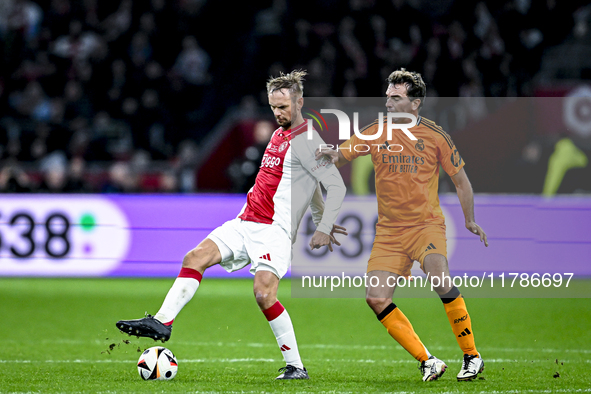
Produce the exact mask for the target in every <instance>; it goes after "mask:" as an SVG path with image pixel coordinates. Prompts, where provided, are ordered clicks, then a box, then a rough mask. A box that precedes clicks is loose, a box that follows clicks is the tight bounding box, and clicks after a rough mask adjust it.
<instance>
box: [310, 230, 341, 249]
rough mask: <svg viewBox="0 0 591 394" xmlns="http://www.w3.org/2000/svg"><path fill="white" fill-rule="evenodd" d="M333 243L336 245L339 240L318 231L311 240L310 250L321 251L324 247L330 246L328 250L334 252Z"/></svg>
mask: <svg viewBox="0 0 591 394" xmlns="http://www.w3.org/2000/svg"><path fill="white" fill-rule="evenodd" d="M333 231H334V228H333ZM333 243H334V244H336V243H337V240H336V239H335V238H334V237H333V236H332V235H330V234H325V233H323V232H322V231H318V230H316V231H314V235H312V239H311V240H310V250H314V249H320V248H321V247H323V246H328V250H330V251H331V252H332V244H333ZM339 245H340V244H339Z"/></svg>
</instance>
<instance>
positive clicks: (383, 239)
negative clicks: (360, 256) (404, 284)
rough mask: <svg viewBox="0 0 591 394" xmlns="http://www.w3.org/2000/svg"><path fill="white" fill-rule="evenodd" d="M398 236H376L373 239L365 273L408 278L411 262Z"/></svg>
mask: <svg viewBox="0 0 591 394" xmlns="http://www.w3.org/2000/svg"><path fill="white" fill-rule="evenodd" d="M402 238H403V237H400V236H390V235H378V236H376V237H375V240H374V243H373V247H372V249H371V255H370V256H369V261H368V263H367V272H371V271H386V272H391V273H393V274H397V275H400V276H409V275H410V269H411V268H412V264H413V260H411V259H410V258H409V257H408V254H407V251H406V250H405V249H404V245H403V244H402V243H401V239H402Z"/></svg>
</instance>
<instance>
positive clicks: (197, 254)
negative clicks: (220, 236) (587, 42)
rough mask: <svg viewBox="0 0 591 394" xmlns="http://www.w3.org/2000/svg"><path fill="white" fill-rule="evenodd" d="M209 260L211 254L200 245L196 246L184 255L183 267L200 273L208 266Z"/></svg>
mask: <svg viewBox="0 0 591 394" xmlns="http://www.w3.org/2000/svg"><path fill="white" fill-rule="evenodd" d="M210 260H211V252H210V251H209V250H208V249H207V248H205V247H203V246H202V245H198V246H197V247H195V248H193V249H191V250H190V251H189V252H188V253H187V254H186V255H185V257H184V258H183V267H186V268H193V269H195V270H198V271H201V272H202V271H203V270H205V269H206V268H207V267H208V266H209V262H210Z"/></svg>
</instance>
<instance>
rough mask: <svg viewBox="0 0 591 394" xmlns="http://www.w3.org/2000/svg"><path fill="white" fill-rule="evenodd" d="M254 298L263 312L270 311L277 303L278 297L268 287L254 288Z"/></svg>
mask: <svg viewBox="0 0 591 394" xmlns="http://www.w3.org/2000/svg"><path fill="white" fill-rule="evenodd" d="M254 298H255V300H256V302H257V304H258V306H259V308H261V310H265V309H269V308H270V307H272V306H273V304H275V303H276V302H277V295H276V294H275V293H274V292H273V291H271V290H270V289H268V288H266V287H257V286H255V287H254Z"/></svg>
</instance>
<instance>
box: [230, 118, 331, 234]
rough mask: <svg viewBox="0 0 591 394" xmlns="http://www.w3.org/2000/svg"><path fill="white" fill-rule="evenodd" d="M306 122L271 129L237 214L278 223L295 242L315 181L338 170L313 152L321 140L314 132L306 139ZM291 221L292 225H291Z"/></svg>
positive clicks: (248, 218)
mask: <svg viewBox="0 0 591 394" xmlns="http://www.w3.org/2000/svg"><path fill="white" fill-rule="evenodd" d="M307 131H308V127H307V122H306V121H304V123H302V124H301V125H299V126H297V127H295V128H294V129H290V130H286V131H283V129H281V128H279V129H277V130H275V132H274V133H273V136H272V137H271V141H269V144H268V145H267V149H266V150H265V154H264V155H263V159H262V161H261V166H260V169H259V173H258V174H257V177H256V181H255V184H254V186H253V187H252V188H251V189H250V191H249V192H248V194H247V196H246V204H245V205H244V207H243V208H242V211H241V212H240V214H239V215H238V217H239V218H240V219H242V220H246V221H251V222H258V223H266V224H278V225H279V226H281V228H283V229H284V230H285V231H286V232H287V234H289V236H290V239H291V240H292V242H293V241H295V235H296V232H297V228H298V226H299V223H300V221H301V219H302V217H303V216H304V213H305V212H306V209H307V208H308V206H309V205H310V202H311V200H312V197H313V196H314V193H315V192H316V189H317V188H318V187H320V185H319V183H318V182H319V181H321V180H322V178H323V177H325V176H327V175H329V174H332V173H336V174H338V170H337V169H336V167H335V166H334V165H332V163H331V162H330V161H329V160H327V159H325V158H322V159H320V160H318V161H317V160H316V159H315V157H314V153H315V151H316V149H317V148H318V147H319V146H320V144H324V141H323V140H322V138H320V136H319V135H318V133H317V132H316V131H314V132H313V137H312V138H311V139H308V136H307V135H308V133H307ZM292 224H293V225H292Z"/></svg>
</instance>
